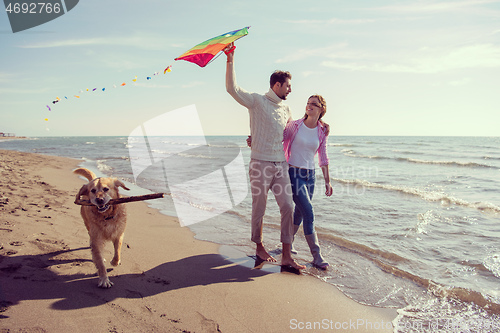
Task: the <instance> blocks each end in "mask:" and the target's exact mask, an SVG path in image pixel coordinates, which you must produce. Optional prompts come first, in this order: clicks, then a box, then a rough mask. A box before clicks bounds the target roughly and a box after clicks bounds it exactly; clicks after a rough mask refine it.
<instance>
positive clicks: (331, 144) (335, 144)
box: [328, 143, 355, 147]
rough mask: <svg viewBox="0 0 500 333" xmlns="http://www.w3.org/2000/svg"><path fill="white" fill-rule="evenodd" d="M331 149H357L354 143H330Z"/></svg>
mask: <svg viewBox="0 0 500 333" xmlns="http://www.w3.org/2000/svg"><path fill="white" fill-rule="evenodd" d="M328 146H330V147H355V145H354V144H352V143H329V144H328Z"/></svg>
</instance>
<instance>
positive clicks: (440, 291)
mask: <svg viewBox="0 0 500 333" xmlns="http://www.w3.org/2000/svg"><path fill="white" fill-rule="evenodd" d="M319 236H320V238H321V239H324V240H327V241H329V242H331V243H333V244H335V245H336V246H338V247H341V248H343V249H345V250H348V251H350V252H354V253H356V254H358V255H361V256H363V257H364V258H366V259H368V260H370V261H371V262H373V263H374V264H376V265H377V266H378V267H379V268H380V269H382V270H383V271H384V272H386V273H389V274H392V275H394V276H397V277H399V278H402V279H406V280H409V281H412V282H413V283H415V284H417V285H419V286H420V287H423V288H425V289H426V290H427V291H429V292H430V293H432V294H433V295H434V296H436V297H439V298H453V299H456V300H459V301H461V302H467V303H474V304H476V305H478V306H480V307H482V308H484V309H485V310H487V311H491V312H493V313H495V314H500V304H498V303H496V302H495V301H493V300H491V299H490V297H489V296H485V295H483V294H482V293H480V292H478V291H474V290H470V289H466V288H462V287H455V286H446V285H443V284H440V283H437V282H434V281H432V280H431V279H428V278H425V277H421V276H418V275H416V274H413V273H410V272H408V271H406V270H404V269H401V268H399V267H397V266H398V265H399V264H403V263H406V262H408V261H409V260H408V259H406V258H404V257H401V256H400V255H398V254H395V253H391V252H387V251H382V250H379V249H374V248H371V247H369V246H367V245H363V244H359V243H356V242H353V241H350V240H347V239H344V238H342V237H339V236H335V235H332V234H327V233H325V234H323V233H321V234H320V235H319ZM494 257H495V258H496V259H495V260H493V261H494V262H495V263H496V264H497V265H498V262H499V261H498V256H494Z"/></svg>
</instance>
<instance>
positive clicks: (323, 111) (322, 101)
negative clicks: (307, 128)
mask: <svg viewBox="0 0 500 333" xmlns="http://www.w3.org/2000/svg"><path fill="white" fill-rule="evenodd" d="M313 97H315V98H317V99H318V101H319V104H320V107H321V108H322V109H323V110H322V111H321V113H320V114H319V118H318V120H320V119H321V118H322V117H323V116H324V115H325V113H326V100H325V98H324V97H323V96H321V95H312V96H311V97H309V98H308V100H309V99H311V98H313ZM304 119H307V112H306V114H305V116H304Z"/></svg>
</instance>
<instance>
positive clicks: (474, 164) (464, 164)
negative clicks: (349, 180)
mask: <svg viewBox="0 0 500 333" xmlns="http://www.w3.org/2000/svg"><path fill="white" fill-rule="evenodd" d="M340 152H341V153H343V154H344V155H345V156H348V157H357V158H369V159H377V160H395V161H399V162H409V163H417V164H429V165H446V166H458V167H469V168H491V169H499V168H498V167H496V166H492V165H488V164H483V163H477V162H460V161H429V160H420V159H416V158H409V157H395V158H392V157H386V156H377V155H362V154H358V153H356V152H355V151H354V150H351V149H342V150H341V151H340Z"/></svg>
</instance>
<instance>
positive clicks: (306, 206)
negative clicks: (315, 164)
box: [288, 167, 316, 235]
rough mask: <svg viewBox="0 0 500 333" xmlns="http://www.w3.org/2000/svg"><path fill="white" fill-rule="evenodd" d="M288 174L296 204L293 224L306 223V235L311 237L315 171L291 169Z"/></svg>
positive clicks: (304, 225) (304, 226)
mask: <svg viewBox="0 0 500 333" xmlns="http://www.w3.org/2000/svg"><path fill="white" fill-rule="evenodd" d="M288 174H289V175H290V183H291V184H292V194H293V201H294V202H295V211H294V213H293V224H295V225H300V223H302V221H304V224H303V228H304V235H310V234H312V233H313V232H314V225H313V222H314V212H313V207H312V203H311V200H312V197H313V193H314V183H315V181H316V176H315V172H314V169H300V168H295V167H290V168H289V169H288Z"/></svg>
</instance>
